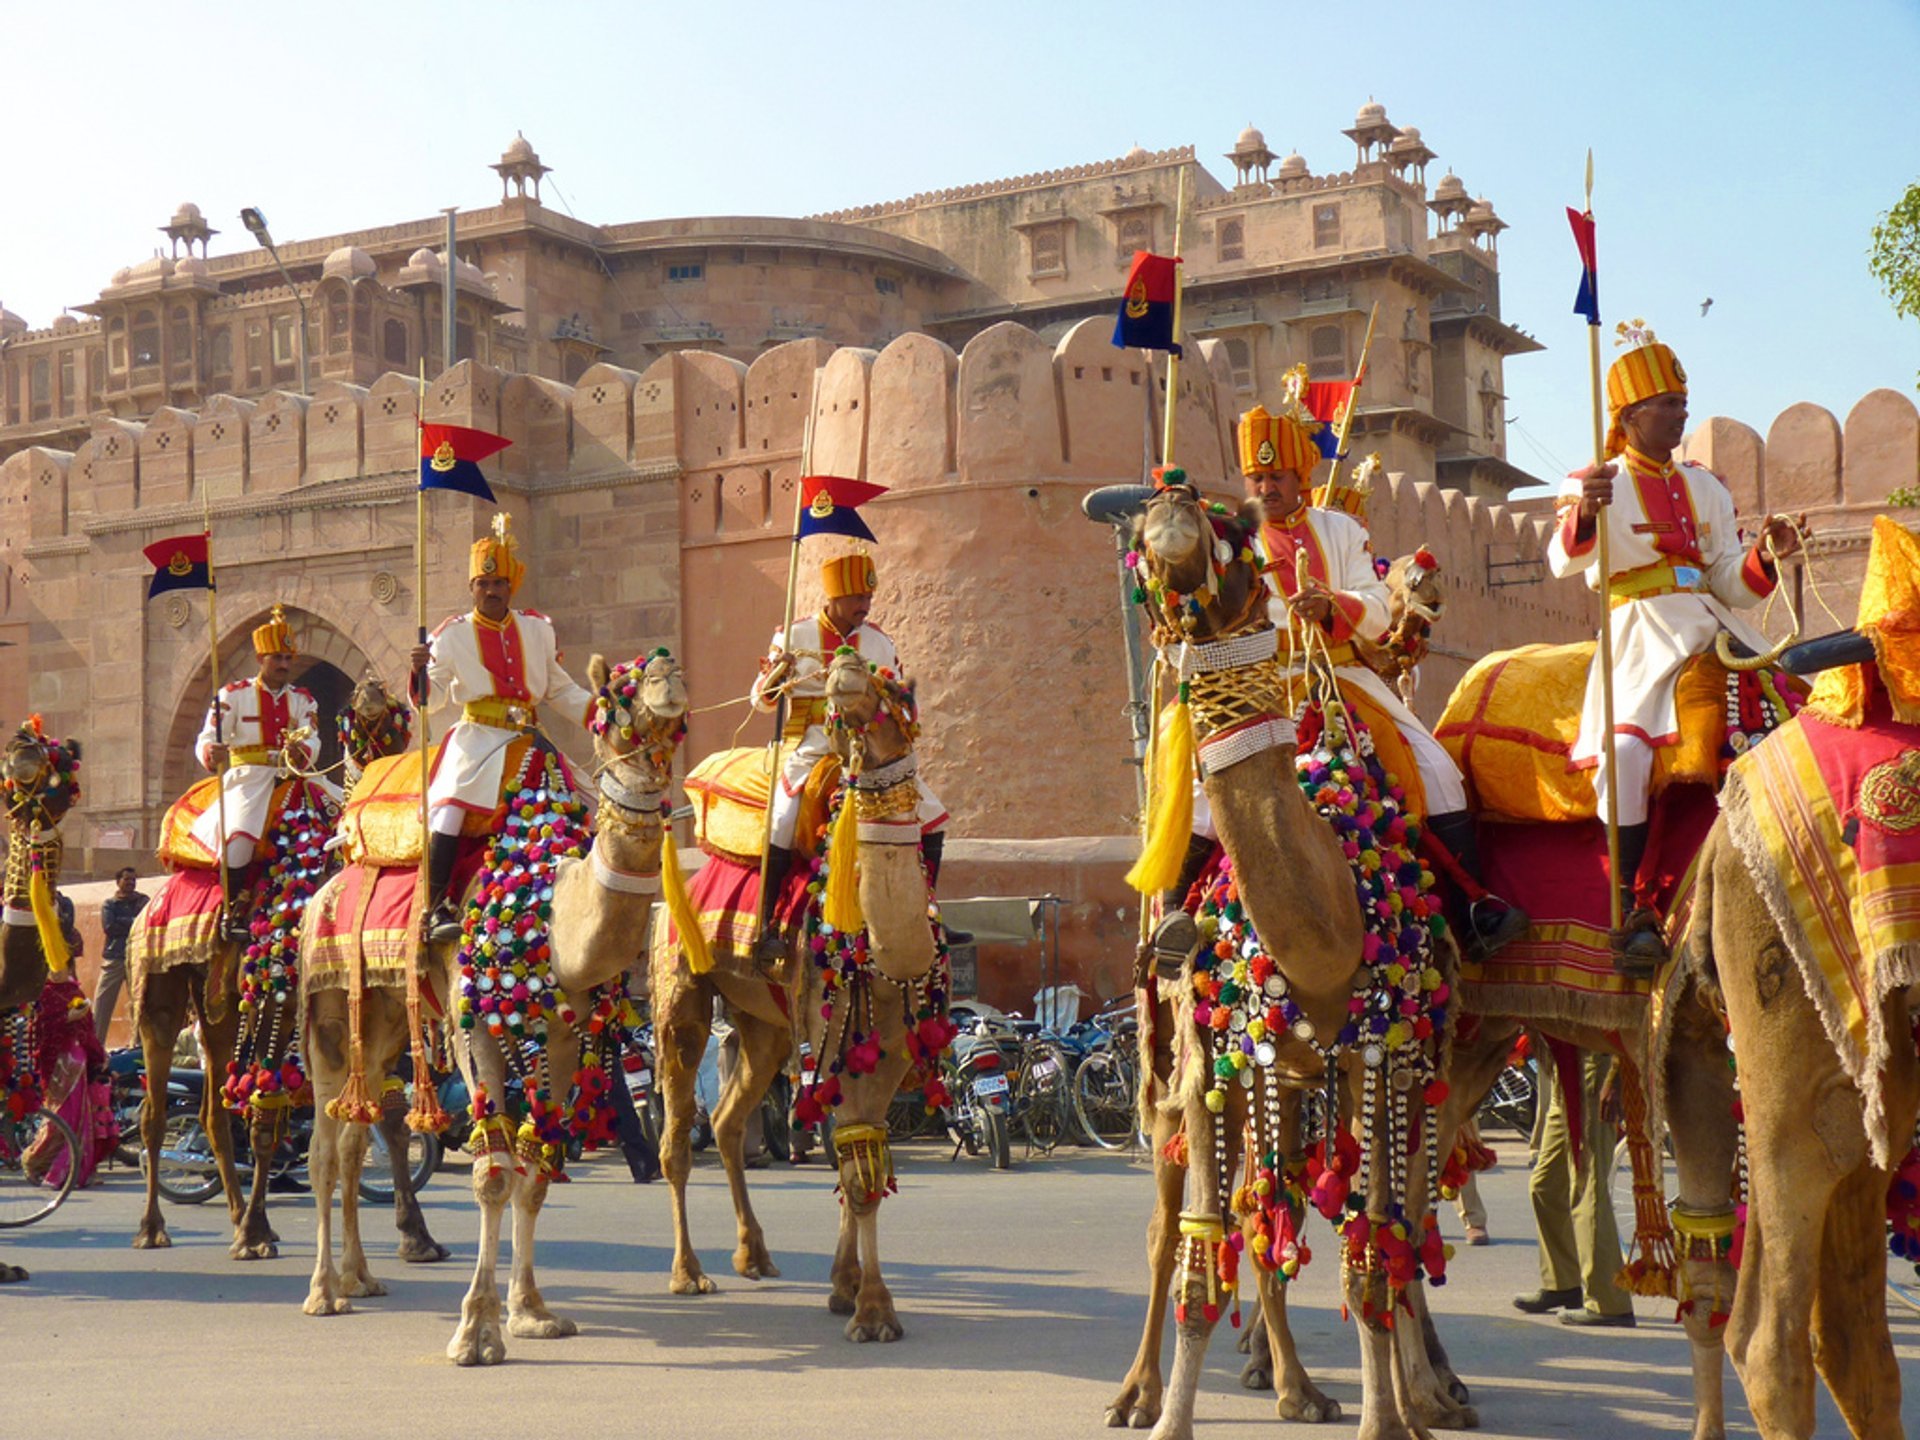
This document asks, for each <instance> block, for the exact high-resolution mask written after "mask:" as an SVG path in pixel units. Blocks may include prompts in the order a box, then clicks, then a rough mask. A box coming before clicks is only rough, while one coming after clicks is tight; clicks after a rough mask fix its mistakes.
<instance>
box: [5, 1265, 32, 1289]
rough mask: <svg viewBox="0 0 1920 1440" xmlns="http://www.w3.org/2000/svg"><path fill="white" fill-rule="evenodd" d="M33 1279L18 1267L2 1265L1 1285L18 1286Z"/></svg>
mask: <svg viewBox="0 0 1920 1440" xmlns="http://www.w3.org/2000/svg"><path fill="white" fill-rule="evenodd" d="M31 1278H32V1277H31V1276H30V1275H28V1274H27V1272H26V1271H25V1270H23V1269H21V1268H20V1267H19V1266H18V1265H0V1285H18V1284H19V1283H20V1282H21V1281H22V1280H29V1279H31Z"/></svg>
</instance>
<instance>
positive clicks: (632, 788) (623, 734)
mask: <svg viewBox="0 0 1920 1440" xmlns="http://www.w3.org/2000/svg"><path fill="white" fill-rule="evenodd" d="M587 678H588V680H589V681H590V682H591V683H592V685H593V687H594V689H595V691H596V692H598V693H597V695H596V697H595V699H594V710H593V719H592V722H591V723H592V729H593V750H594V756H595V758H596V760H597V761H598V765H597V766H596V768H597V769H598V770H599V771H600V773H601V775H602V777H603V785H602V789H603V791H604V790H605V789H607V788H608V787H607V786H606V785H605V784H604V781H605V780H606V779H608V778H610V779H612V780H613V782H614V783H615V785H617V786H618V787H619V788H620V789H621V790H623V791H625V792H628V793H640V794H645V793H652V792H659V791H664V790H665V789H666V788H667V786H668V784H669V782H670V781H671V780H672V779H673V755H674V751H675V750H676V749H678V748H679V745H680V742H681V740H682V739H684V738H685V736H686V733H687V679H686V673H685V671H684V670H683V669H682V668H681V665H680V662H679V661H678V660H676V659H674V658H673V655H672V654H671V652H669V651H668V650H666V649H665V648H662V649H659V650H655V651H654V652H653V653H652V654H651V655H645V656H641V657H638V658H636V659H633V660H629V661H626V662H624V663H622V664H619V665H615V666H613V667H611V668H609V667H608V665H607V660H606V657H605V656H604V655H595V656H594V657H593V659H592V660H590V661H588V662H587Z"/></svg>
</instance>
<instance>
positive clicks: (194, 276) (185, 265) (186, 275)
mask: <svg viewBox="0 0 1920 1440" xmlns="http://www.w3.org/2000/svg"><path fill="white" fill-rule="evenodd" d="M173 277H174V279H176V280H182V279H190V280H204V279H206V278H207V262H206V261H204V260H202V259H201V258H200V257H199V256H198V255H187V256H183V257H182V258H181V259H178V260H176V261H174V262H173Z"/></svg>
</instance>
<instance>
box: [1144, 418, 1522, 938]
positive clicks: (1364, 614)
mask: <svg viewBox="0 0 1920 1440" xmlns="http://www.w3.org/2000/svg"><path fill="white" fill-rule="evenodd" d="M1317 428H1318V427H1317V423H1316V422H1314V421H1312V420H1311V418H1310V417H1306V416H1304V415H1300V416H1296V415H1290V414H1288V415H1270V414H1268V413H1267V411H1266V410H1265V409H1264V408H1262V407H1260V406H1255V407H1254V408H1253V409H1252V410H1249V411H1248V412H1247V413H1246V414H1245V415H1243V416H1242V417H1241V419H1240V427H1239V434H1240V468H1241V471H1242V473H1243V474H1244V476H1245V479H1246V487H1247V494H1248V496H1249V497H1250V498H1253V499H1257V500H1258V501H1260V504H1261V509H1262V510H1263V511H1264V512H1265V523H1264V524H1262V526H1261V527H1260V533H1259V538H1258V541H1257V544H1256V548H1257V550H1258V551H1259V553H1260V555H1261V557H1262V560H1263V562H1264V565H1265V572H1266V580H1267V585H1268V588H1269V589H1270V590H1271V591H1272V592H1273V593H1272V598H1271V599H1269V601H1268V602H1267V608H1268V615H1269V617H1270V618H1271V619H1272V621H1273V623H1274V624H1275V625H1276V626H1278V627H1279V628H1280V629H1281V630H1283V631H1284V630H1289V629H1290V630H1291V631H1292V632H1293V635H1294V641H1295V647H1294V653H1296V654H1300V655H1302V656H1303V658H1304V654H1305V640H1306V631H1305V629H1304V627H1306V626H1313V627H1315V628H1316V630H1317V631H1318V639H1319V641H1320V642H1321V643H1322V644H1324V646H1325V647H1326V651H1327V657H1328V659H1329V661H1330V662H1331V665H1332V669H1333V677H1334V680H1335V681H1336V683H1337V684H1338V685H1339V686H1340V688H1341V690H1342V691H1343V692H1351V691H1360V692H1363V693H1364V694H1365V695H1366V697H1367V699H1368V700H1370V701H1372V702H1373V703H1374V704H1375V705H1376V706H1378V707H1379V709H1380V710H1381V711H1382V712H1384V714H1385V716H1386V718H1387V719H1388V721H1389V722H1390V723H1391V724H1392V725H1393V728H1394V729H1395V731H1397V732H1398V733H1399V735H1400V737H1401V738H1402V739H1403V740H1404V741H1405V742H1406V745H1407V748H1408V749H1409V750H1410V751H1412V752H1413V758H1414V763H1415V764H1416V765H1418V767H1419V770H1420V781H1421V786H1422V788H1423V789H1424V790H1425V792H1426V804H1427V813H1426V824H1427V828H1428V829H1429V830H1430V831H1431V832H1432V833H1433V834H1434V835H1435V836H1436V837H1437V838H1438V839H1439V840H1440V841H1441V843H1442V844H1444V845H1445V846H1446V848H1447V849H1448V851H1450V852H1451V853H1452V855H1453V856H1454V858H1455V860H1457V861H1458V862H1459V864H1460V867H1461V869H1463V870H1464V871H1465V872H1466V873H1467V875H1468V876H1469V878H1471V879H1472V880H1474V881H1475V882H1476V884H1477V883H1478V881H1479V878H1480V873H1479V848H1478V844H1477V842H1476V838H1475V835H1474V828H1473V817H1472V816H1470V815H1469V814H1468V813H1467V793H1466V786H1465V784H1464V782H1463V781H1462V780H1461V776H1460V770H1459V767H1458V766H1456V765H1455V764H1454V763H1453V757H1451V756H1450V755H1448V754H1447V752H1446V750H1445V748H1444V747H1442V746H1441V744H1440V742H1439V741H1437V740H1435V739H1434V738H1433V735H1432V733H1431V732H1430V731H1429V730H1428V729H1427V727H1426V726H1425V725H1423V724H1421V722H1420V719H1419V717H1418V716H1416V715H1415V714H1414V713H1413V712H1412V711H1411V710H1409V709H1408V708H1407V707H1406V705H1405V704H1404V703H1403V702H1402V701H1401V699H1400V697H1399V696H1398V695H1396V694H1394V693H1393V691H1392V690H1391V689H1390V688H1389V687H1388V686H1387V684H1386V682H1385V681H1383V680H1382V679H1381V678H1380V677H1379V676H1378V675H1376V674H1374V672H1373V671H1372V670H1370V669H1368V668H1367V667H1366V665H1365V664H1364V663H1362V662H1361V660H1360V657H1359V655H1358V654H1357V653H1355V651H1354V648H1353V641H1354V638H1355V637H1356V636H1359V637H1362V638H1365V639H1377V638H1378V637H1379V636H1381V635H1383V634H1385V633H1386V629H1387V626H1388V624H1389V623H1390V615H1389V595H1388V591H1387V584H1386V581H1385V580H1383V579H1381V578H1380V574H1379V572H1378V571H1377V570H1375V568H1374V564H1373V551H1372V547H1371V544H1370V542H1369V541H1368V538H1367V531H1366V527H1365V526H1363V525H1362V524H1361V523H1360V522H1359V521H1358V520H1355V519H1354V518H1353V517H1352V516H1351V515H1348V514H1345V513H1344V512H1342V511H1338V510H1330V509H1328V510H1323V509H1315V508H1314V507H1312V506H1310V505H1309V504H1308V503H1307V501H1308V497H1309V495H1310V493H1311V489H1310V486H1309V484H1308V481H1309V479H1310V477H1311V476H1312V474H1313V469H1314V466H1315V465H1316V464H1318V463H1319V461H1320V458H1321V456H1320V449H1319V447H1318V446H1317V445H1316V444H1315V443H1314V439H1313V436H1314V432H1315V430H1316V429H1317ZM1282 653H1283V654H1284V653H1286V651H1285V649H1284V642H1283V651H1282ZM1193 815H1194V822H1193V823H1194V831H1195V835H1194V838H1193V842H1192V843H1191V844H1190V845H1189V846H1188V848H1187V859H1186V863H1185V865H1184V866H1183V867H1182V871H1181V877H1180V881H1179V882H1177V883H1178V893H1177V894H1176V892H1175V891H1174V890H1169V891H1167V892H1166V894H1165V895H1164V896H1163V897H1162V900H1163V905H1162V919H1161V922H1160V925H1159V926H1158V927H1157V928H1156V930H1155V932H1154V948H1155V950H1156V952H1157V953H1158V954H1159V956H1160V958H1161V960H1162V962H1163V963H1177V961H1176V959H1175V957H1176V955H1177V956H1179V957H1182V958H1184V956H1185V955H1186V954H1187V953H1188V952H1189V951H1190V950H1191V949H1192V947H1193V944H1194V943H1196V942H1197V940H1198V932H1197V931H1195V930H1194V928H1193V921H1192V919H1191V917H1190V916H1188V915H1187V914H1186V911H1185V908H1184V907H1185V902H1186V892H1187V891H1188V890H1190V889H1191V888H1192V886H1193V882H1194V881H1195V880H1196V879H1198V878H1199V874H1200V871H1201V870H1202V869H1203V868H1204V867H1205V865H1206V862H1207V859H1208V857H1209V856H1210V854H1211V852H1212V848H1213V838H1214V836H1213V816H1212V812H1211V809H1210V808H1209V807H1208V805H1207V801H1206V795H1205V793H1204V792H1203V791H1202V790H1201V789H1200V787H1199V786H1198V785H1197V784H1196V786H1195V788H1194V801H1193ZM1468 908H1469V912H1470V920H1471V925H1472V933H1471V937H1470V939H1471V941H1473V942H1477V945H1478V953H1480V954H1483V955H1490V954H1492V953H1493V952H1494V951H1495V950H1497V949H1499V948H1500V947H1501V946H1502V945H1505V944H1507V943H1508V942H1510V941H1512V940H1517V939H1518V938H1519V937H1520V936H1521V935H1522V934H1524V933H1525V932H1526V928H1527V916H1526V913H1525V912H1524V911H1522V910H1520V909H1519V908H1518V907H1517V906H1513V905H1509V904H1507V903H1506V902H1504V901H1501V900H1498V899H1496V898H1495V897H1492V896H1485V897H1484V899H1480V900H1477V901H1476V902H1475V903H1473V904H1471V905H1470V906H1469V907H1468Z"/></svg>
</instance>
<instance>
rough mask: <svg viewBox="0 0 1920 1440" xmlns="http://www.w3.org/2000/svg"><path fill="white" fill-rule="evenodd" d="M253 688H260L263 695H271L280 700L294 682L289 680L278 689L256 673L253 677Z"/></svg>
mask: <svg viewBox="0 0 1920 1440" xmlns="http://www.w3.org/2000/svg"><path fill="white" fill-rule="evenodd" d="M253 688H254V689H256V690H258V691H259V692H260V693H261V694H262V695H271V696H272V697H273V698H274V699H276V700H278V699H279V698H280V697H281V696H282V695H284V694H286V693H287V691H288V690H290V689H292V688H293V682H292V681H291V680H289V681H288V682H287V683H286V684H285V685H282V686H281V687H280V688H279V689H278V690H276V689H274V688H273V687H272V686H271V685H269V684H267V682H266V681H264V680H262V679H261V678H260V677H259V676H258V675H256V676H254V677H253Z"/></svg>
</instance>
